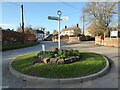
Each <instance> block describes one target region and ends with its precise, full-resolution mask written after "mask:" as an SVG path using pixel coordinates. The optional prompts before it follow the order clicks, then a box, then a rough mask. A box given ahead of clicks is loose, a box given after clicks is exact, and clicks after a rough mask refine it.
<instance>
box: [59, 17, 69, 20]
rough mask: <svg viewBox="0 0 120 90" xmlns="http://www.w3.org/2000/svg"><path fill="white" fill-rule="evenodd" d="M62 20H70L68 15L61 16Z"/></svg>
mask: <svg viewBox="0 0 120 90" xmlns="http://www.w3.org/2000/svg"><path fill="white" fill-rule="evenodd" d="M60 19H62V20H68V17H61V18H60Z"/></svg>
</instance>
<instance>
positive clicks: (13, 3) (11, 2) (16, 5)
mask: <svg viewBox="0 0 120 90" xmlns="http://www.w3.org/2000/svg"><path fill="white" fill-rule="evenodd" d="M7 3H8V4H12V5H15V6H20V5H19V4H17V3H14V2H7Z"/></svg>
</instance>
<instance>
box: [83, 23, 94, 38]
mask: <svg viewBox="0 0 120 90" xmlns="http://www.w3.org/2000/svg"><path fill="white" fill-rule="evenodd" d="M93 26H94V24H91V25H90V26H89V27H88V28H87V29H86V32H85V36H93V35H92V34H91V33H90V32H91V30H92V28H93Z"/></svg>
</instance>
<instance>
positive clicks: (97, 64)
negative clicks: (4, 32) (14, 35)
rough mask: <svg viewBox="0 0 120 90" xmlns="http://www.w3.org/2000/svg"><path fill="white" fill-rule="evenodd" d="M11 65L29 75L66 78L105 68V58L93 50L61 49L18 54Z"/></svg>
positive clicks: (92, 72)
mask: <svg viewBox="0 0 120 90" xmlns="http://www.w3.org/2000/svg"><path fill="white" fill-rule="evenodd" d="M11 66H12V68H13V69H14V70H16V71H18V72H20V73H22V74H26V75H29V76H34V77H43V78H62V79H66V78H76V77H84V76H88V75H92V74H95V73H97V72H99V71H101V70H102V69H104V68H105V66H106V60H105V58H104V57H103V56H102V55H100V54H97V53H93V52H87V51H78V50H73V49H70V50H69V49H67V50H64V49H61V50H57V51H56V50H55V51H40V52H35V53H30V54H26V55H22V56H19V57H17V58H15V59H14V60H12V62H11Z"/></svg>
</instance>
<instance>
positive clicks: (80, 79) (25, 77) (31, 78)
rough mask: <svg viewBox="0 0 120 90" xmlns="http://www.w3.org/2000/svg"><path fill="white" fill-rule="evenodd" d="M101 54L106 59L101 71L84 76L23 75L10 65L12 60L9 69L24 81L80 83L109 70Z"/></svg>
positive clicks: (108, 62)
mask: <svg viewBox="0 0 120 90" xmlns="http://www.w3.org/2000/svg"><path fill="white" fill-rule="evenodd" d="M102 56H103V57H104V58H105V60H106V66H105V68H104V69H102V70H101V71H99V72H97V73H95V74H92V75H88V76H84V77H77V78H65V79H61V78H55V79H54V78H42V77H34V76H29V75H25V74H22V73H20V72H18V71H16V70H15V69H14V68H13V67H12V65H11V63H12V61H11V63H10V65H9V70H10V72H11V73H12V74H13V75H15V76H16V77H18V78H20V79H22V80H25V81H30V82H38V83H47V84H68V83H77V82H79V83H80V82H83V81H87V80H93V79H96V78H98V77H101V76H103V75H105V74H106V73H107V72H108V71H109V69H110V61H109V60H108V59H107V58H106V57H105V56H104V55H102Z"/></svg>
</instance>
